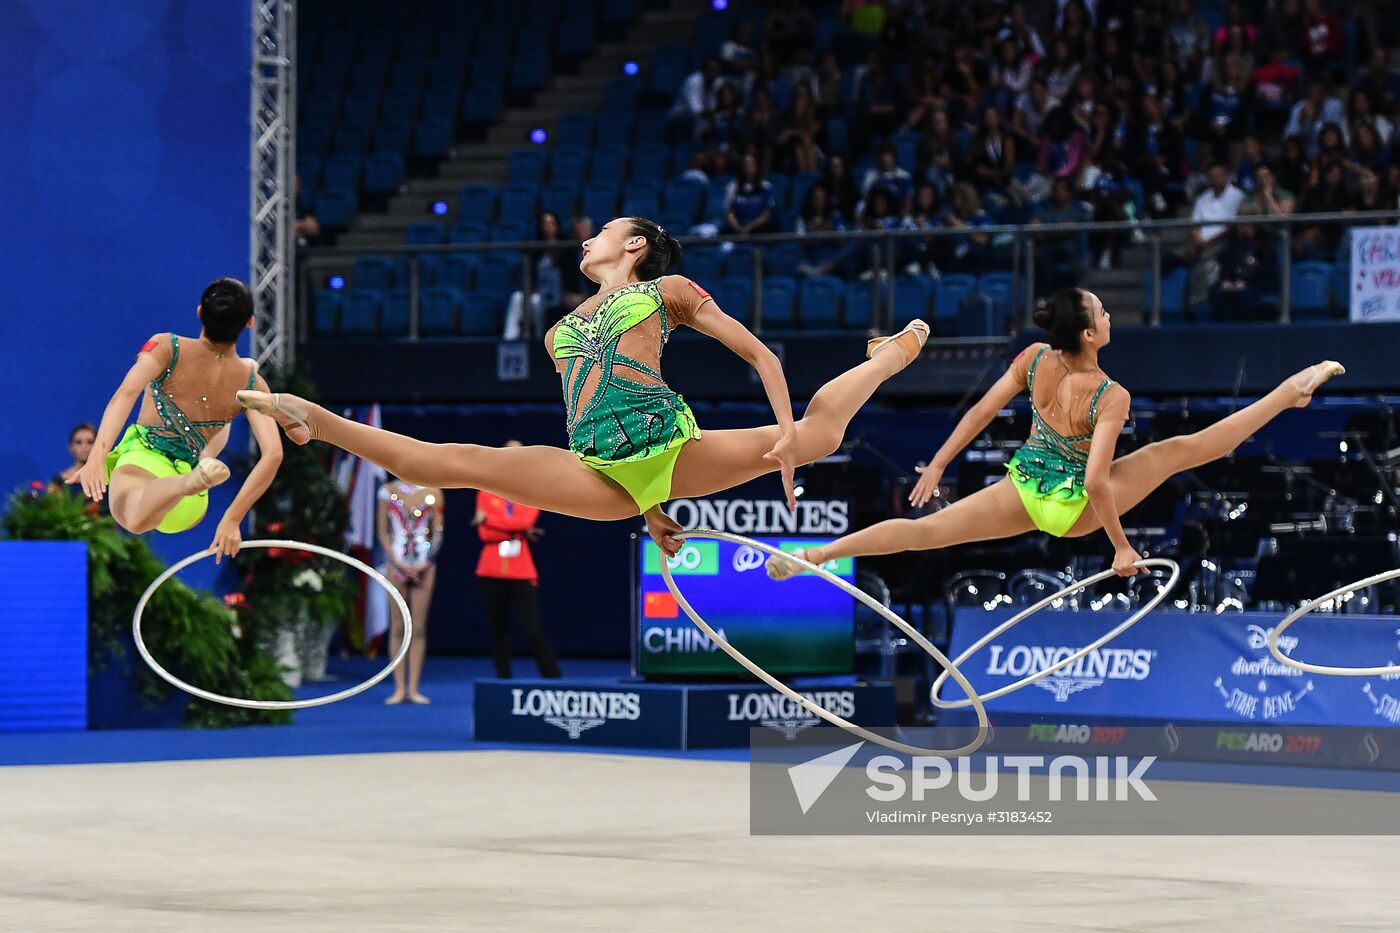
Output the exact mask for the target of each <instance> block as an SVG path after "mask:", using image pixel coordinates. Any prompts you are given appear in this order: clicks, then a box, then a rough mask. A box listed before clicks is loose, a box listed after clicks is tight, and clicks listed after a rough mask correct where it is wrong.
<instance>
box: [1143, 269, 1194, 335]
mask: <svg viewBox="0 0 1400 933" xmlns="http://www.w3.org/2000/svg"><path fill="white" fill-rule="evenodd" d="M1189 279H1190V273H1189V271H1188V270H1187V269H1185V268H1179V269H1173V270H1172V271H1171V272H1168V273H1167V274H1166V275H1164V276H1162V323H1163V324H1181V323H1184V322H1185V320H1186V286H1187V283H1188V281H1189ZM1142 306H1143V308H1144V310H1145V311H1146V312H1147V313H1149V314H1150V313H1151V311H1152V270H1151V269H1148V270H1147V271H1146V272H1144V273H1143V275H1142Z"/></svg>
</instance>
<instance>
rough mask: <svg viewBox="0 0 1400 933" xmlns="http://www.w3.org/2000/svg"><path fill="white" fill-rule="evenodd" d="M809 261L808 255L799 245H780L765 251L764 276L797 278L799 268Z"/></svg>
mask: <svg viewBox="0 0 1400 933" xmlns="http://www.w3.org/2000/svg"><path fill="white" fill-rule="evenodd" d="M806 261H807V254H806V253H805V252H803V250H802V246H801V245H800V244H798V243H779V244H778V245H777V246H770V247H768V248H766V249H765V250H764V251H763V274H764V275H785V276H789V277H794V278H795V277H796V276H797V275H798V266H800V265H802V264H803V263H804V262H806Z"/></svg>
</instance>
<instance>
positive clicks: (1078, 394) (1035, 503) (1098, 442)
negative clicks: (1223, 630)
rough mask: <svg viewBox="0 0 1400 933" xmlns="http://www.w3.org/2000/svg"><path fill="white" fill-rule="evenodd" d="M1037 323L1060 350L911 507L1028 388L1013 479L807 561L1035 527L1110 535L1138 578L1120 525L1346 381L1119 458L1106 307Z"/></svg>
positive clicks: (1265, 402) (1023, 376) (1312, 376)
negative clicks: (1104, 357)
mask: <svg viewBox="0 0 1400 933" xmlns="http://www.w3.org/2000/svg"><path fill="white" fill-rule="evenodd" d="M1035 323H1036V324H1037V325H1038V326H1040V327H1042V328H1044V329H1045V330H1047V331H1049V333H1050V340H1049V342H1048V343H1035V344H1032V345H1031V346H1029V347H1027V348H1026V349H1025V351H1024V352H1022V353H1021V355H1020V356H1018V357H1017V358H1016V360H1015V362H1014V363H1012V365H1011V367H1010V368H1009V369H1008V370H1007V371H1006V373H1005V374H1004V375H1002V377H1001V378H1000V379H998V380H997V382H996V384H995V385H993V386H992V387H991V389H989V390H988V391H987V393H986V394H985V395H984V396H982V399H981V400H980V401H979V402H977V404H976V405H974V406H972V408H971V409H970V410H969V411H968V412H967V414H966V415H964V416H963V418H962V420H961V421H959V422H958V425H957V427H956V428H954V429H953V433H952V435H951V436H950V437H949V438H948V440H947V441H945V442H944V444H943V446H942V447H940V448H939V450H938V452H937V453H936V454H934V456H933V460H932V461H931V462H930V463H929V464H928V465H927V466H920V467H917V468H916V469H917V470H918V472H919V473H920V474H922V475H921V476H920V478H919V481H918V483H917V484H916V485H915V486H914V488H913V490H912V491H911V492H910V494H909V501H910V503H912V504H913V505H916V506H923V505H925V504H927V503H928V501H929V500H930V499H931V498H933V497H934V496H936V495H937V494H938V483H939V480H940V479H942V477H943V472H944V471H945V470H946V469H947V468H948V465H949V464H950V463H952V462H953V460H954V459H955V458H956V457H957V456H958V454H960V453H961V452H962V450H963V448H965V447H966V446H967V445H968V444H970V443H971V442H972V441H973V439H975V438H976V437H977V436H978V435H980V434H981V433H982V432H983V431H984V430H985V429H986V427H987V425H989V424H991V422H992V419H993V418H995V417H996V415H997V412H999V411H1001V410H1002V409H1003V408H1005V407H1006V406H1007V404H1009V403H1010V402H1011V400H1012V399H1013V398H1015V397H1016V396H1017V395H1019V394H1020V393H1021V392H1022V391H1023V390H1024V391H1026V392H1027V393H1029V394H1030V397H1031V434H1030V437H1029V438H1028V439H1027V440H1026V443H1025V444H1024V445H1023V446H1022V447H1021V449H1020V450H1018V451H1017V452H1016V455H1015V456H1013V457H1012V458H1011V461H1010V463H1008V464H1007V467H1006V472H1007V475H1006V478H1005V479H1003V480H1001V481H999V482H997V483H993V484H992V485H990V486H988V487H986V488H985V489H979V490H978V491H977V492H974V493H973V494H972V495H969V496H966V497H965V498H962V499H960V500H958V501H957V502H954V503H953V504H951V505H949V506H948V507H946V508H944V509H941V510H940V511H937V512H934V513H932V514H929V515H925V516H922V517H920V518H916V519H906V518H899V519H891V520H889V521H883V522H880V523H879V524H876V525H872V526H870V527H869V528H864V529H862V530H860V531H857V532H854V533H852V534H849V535H846V536H844V537H841V538H838V539H837V540H835V541H833V542H832V543H830V544H826V545H823V546H821V547H814V548H808V549H807V550H806V551H798V552H797V556H799V557H803V558H805V559H806V560H808V561H810V562H811V563H814V564H818V565H820V564H821V563H822V562H824V561H829V560H833V559H835V558H838V557H861V556H865V555H873V554H895V553H899V552H901V551H925V550H930V549H932V548H944V547H952V546H953V545H955V544H965V543H967V542H970V541H990V540H995V539H999V538H1009V537H1012V536H1014V535H1019V534H1022V533H1023V532H1027V531H1031V530H1032V529H1036V528H1038V529H1040V530H1041V531H1044V532H1046V533H1047V534H1052V535H1055V536H1056V537H1071V538H1077V537H1080V536H1082V535H1087V534H1090V533H1091V532H1094V531H1098V530H1099V529H1100V528H1102V529H1103V530H1104V532H1105V533H1106V534H1107V535H1108V538H1109V540H1110V541H1111V542H1112V543H1113V550H1114V554H1113V569H1114V571H1115V572H1116V573H1117V574H1118V575H1120V576H1132V575H1133V574H1135V573H1137V568H1135V567H1134V566H1133V564H1134V563H1135V562H1136V561H1139V560H1141V559H1142V557H1141V555H1139V554H1138V552H1137V551H1136V550H1134V549H1133V547H1132V545H1131V544H1129V543H1128V538H1127V535H1125V534H1124V533H1123V526H1122V524H1121V523H1120V521H1119V516H1120V515H1122V514H1123V513H1124V512H1126V511H1127V510H1128V509H1131V508H1132V507H1133V506H1135V505H1137V504H1138V503H1139V502H1141V501H1142V500H1143V499H1144V498H1146V497H1147V495H1148V493H1150V492H1152V491H1153V490H1154V489H1156V488H1157V487H1158V486H1160V485H1162V484H1163V483H1164V482H1166V481H1167V479H1168V478H1170V477H1171V476H1172V475H1173V474H1175V473H1180V472H1181V471H1183V470H1190V469H1194V468H1196V467H1199V466H1201V465H1202V464H1205V463H1209V462H1210V461H1212V460H1217V459H1219V458H1221V457H1224V456H1226V455H1227V454H1229V453H1230V452H1231V451H1232V450H1234V449H1235V448H1236V447H1238V446H1239V445H1240V444H1241V443H1242V442H1243V441H1244V440H1245V439H1246V438H1248V437H1249V436H1250V435H1251V434H1253V433H1254V432H1255V431H1258V430H1259V429H1260V428H1262V427H1263V426H1264V425H1265V424H1267V423H1268V422H1270V421H1272V420H1273V419H1274V418H1275V417H1277V416H1278V415H1279V414H1280V413H1282V412H1283V411H1284V409H1287V408H1294V407H1297V408H1302V407H1304V406H1306V405H1307V404H1308V402H1310V401H1311V400H1312V395H1313V393H1314V392H1315V391H1317V389H1318V387H1320V386H1321V385H1322V384H1323V383H1324V382H1326V381H1327V380H1329V379H1331V378H1332V377H1333V376H1340V375H1341V374H1342V373H1344V372H1346V369H1345V368H1344V367H1343V366H1342V365H1341V364H1340V363H1337V362H1333V361H1332V360H1324V361H1323V362H1321V363H1317V364H1314V365H1313V366H1309V367H1308V368H1307V369H1304V370H1302V371H1301V372H1299V373H1296V374H1295V375H1293V376H1291V377H1289V378H1288V379H1286V380H1284V381H1283V382H1282V383H1281V384H1280V385H1279V386H1278V387H1277V388H1276V389H1274V390H1273V391H1272V392H1270V393H1269V394H1268V395H1266V396H1264V397H1263V398H1261V399H1260V400H1259V401H1257V402H1255V403H1254V404H1253V405H1250V406H1249V407H1247V408H1243V409H1241V410H1240V411H1237V412H1235V413H1234V414H1232V415H1230V416H1229V417H1227V418H1223V419H1221V420H1220V421H1218V422H1216V423H1215V424H1213V425H1211V426H1210V427H1208V428H1205V429H1204V430H1201V431H1197V432H1196V433H1195V434H1186V435H1182V436H1180V437H1172V438H1168V439H1166V440H1163V441H1158V442H1156V443H1154V444H1148V445H1147V446H1145V447H1143V448H1141V449H1139V450H1135V451H1133V452H1132V453H1130V454H1128V455H1127V456H1125V457H1122V458H1120V459H1118V460H1114V450H1115V447H1116V445H1117V443H1118V434H1119V432H1120V431H1121V430H1122V429H1123V425H1124V424H1125V423H1126V422H1127V420H1128V406H1129V402H1130V401H1131V399H1130V398H1129V396H1128V393H1127V391H1126V390H1125V389H1124V388H1123V387H1122V386H1121V385H1119V384H1118V383H1116V382H1114V381H1113V380H1112V379H1110V378H1108V376H1107V375H1105V374H1104V371H1103V370H1102V369H1100V368H1099V350H1100V349H1102V348H1103V347H1105V346H1107V345H1108V342H1109V337H1110V332H1111V326H1110V320H1109V314H1108V312H1107V311H1106V310H1104V307H1103V303H1102V302H1101V301H1099V299H1098V296H1097V295H1094V294H1093V293H1091V292H1087V291H1085V290H1083V289H1080V288H1068V289H1064V290H1062V291H1059V292H1056V293H1055V294H1054V295H1052V296H1051V297H1050V298H1049V300H1048V301H1047V302H1046V303H1045V305H1044V306H1043V307H1041V308H1039V309H1038V310H1037V311H1036V313H1035ZM767 569H768V575H769V576H770V577H772V578H773V579H775V580H785V579H788V578H789V577H792V576H795V575H797V574H798V573H801V572H802V569H803V568H802V566H801V565H800V564H798V563H797V562H796V561H793V560H791V559H790V558H786V557H782V558H777V557H775V558H772V559H770V560H769V561H768V565H767Z"/></svg>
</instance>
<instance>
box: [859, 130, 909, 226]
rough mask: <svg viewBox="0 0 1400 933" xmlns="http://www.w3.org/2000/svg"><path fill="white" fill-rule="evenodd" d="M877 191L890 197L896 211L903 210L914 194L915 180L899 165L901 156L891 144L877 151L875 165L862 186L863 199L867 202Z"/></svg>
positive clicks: (882, 144)
mask: <svg viewBox="0 0 1400 933" xmlns="http://www.w3.org/2000/svg"><path fill="white" fill-rule="evenodd" d="M876 190H880V191H884V192H885V193H887V194H888V195H889V196H890V202H891V204H892V205H893V207H894V209H895V210H901V209H902V208H903V206H904V205H905V204H906V203H907V202H908V200H909V198H910V196H911V195H913V193H914V178H913V176H911V175H910V174H909V173H908V172H907V171H905V169H904V168H903V167H902V166H901V165H900V164H899V155H898V153H896V152H895V148H894V146H893V145H891V144H890V143H881V144H880V148H879V149H877V150H876V151H875V164H874V165H873V166H871V168H870V170H869V171H867V172H866V173H865V180H864V181H862V182H861V185H860V193H861V197H862V198H863V199H864V200H866V201H869V199H870V195H871V193H872V192H874V191H876Z"/></svg>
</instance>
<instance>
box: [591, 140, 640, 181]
mask: <svg viewBox="0 0 1400 933" xmlns="http://www.w3.org/2000/svg"><path fill="white" fill-rule="evenodd" d="M629 156H630V152H629V151H628V149H627V147H626V146H618V145H605V146H599V147H598V148H597V149H594V150H593V168H592V170H591V171H590V173H589V178H590V179H591V180H593V181H611V182H615V183H617V184H621V183H622V181H623V179H624V178H626V177H627V160H628V157H629Z"/></svg>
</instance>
